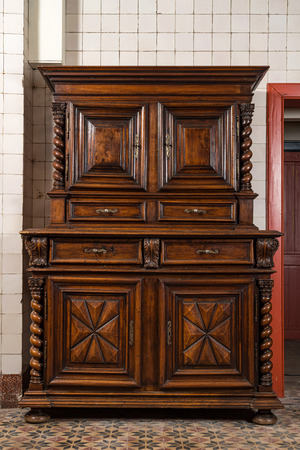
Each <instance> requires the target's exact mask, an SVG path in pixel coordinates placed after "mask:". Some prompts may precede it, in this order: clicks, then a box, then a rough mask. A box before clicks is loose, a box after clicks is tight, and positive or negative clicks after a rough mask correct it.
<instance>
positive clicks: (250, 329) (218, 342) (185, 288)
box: [159, 278, 255, 389]
mask: <svg viewBox="0 0 300 450" xmlns="http://www.w3.org/2000/svg"><path fill="white" fill-rule="evenodd" d="M160 297H161V302H160V313H159V317H160V358H159V365H160V387H161V388H162V389H174V388H175V389H181V388H183V389H189V388H204V389H211V388H216V389H223V388H227V387H228V388H229V387H230V388H233V387H235V388H237V389H247V388H253V386H254V383H255V369H254V294H253V282H252V280H251V279H230V278H227V279H224V278H223V279H218V278H214V279H211V281H209V280H208V281H207V280H203V281H201V280H171V279H170V280H162V279H161V280H160Z"/></svg>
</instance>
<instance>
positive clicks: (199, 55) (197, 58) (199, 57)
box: [194, 52, 212, 66]
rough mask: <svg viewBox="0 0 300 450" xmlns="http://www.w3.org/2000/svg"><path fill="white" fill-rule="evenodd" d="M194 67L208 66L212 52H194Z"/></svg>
mask: <svg viewBox="0 0 300 450" xmlns="http://www.w3.org/2000/svg"><path fill="white" fill-rule="evenodd" d="M194 64H195V66H210V65H211V64H212V52H194Z"/></svg>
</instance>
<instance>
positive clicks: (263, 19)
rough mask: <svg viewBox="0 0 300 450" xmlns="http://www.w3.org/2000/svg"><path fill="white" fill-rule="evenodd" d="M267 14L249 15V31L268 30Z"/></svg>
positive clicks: (264, 31)
mask: <svg viewBox="0 0 300 450" xmlns="http://www.w3.org/2000/svg"><path fill="white" fill-rule="evenodd" d="M268 26H269V23H268V16H267V15H263V14H252V15H251V16H250V31H251V32H252V33H267V32H268Z"/></svg>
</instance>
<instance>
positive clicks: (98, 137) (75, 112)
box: [69, 103, 147, 191]
mask: <svg viewBox="0 0 300 450" xmlns="http://www.w3.org/2000/svg"><path fill="white" fill-rule="evenodd" d="M146 116H147V105H143V104H116V103H114V104H113V103H112V104H109V105H108V104H93V103H89V104H88V105H84V104H79V105H73V108H72V122H73V124H74V126H73V130H74V134H73V136H72V138H71V139H72V140H71V142H72V144H71V148H73V149H74V151H70V162H69V167H70V168H72V169H70V187H71V188H73V189H77V188H80V189H82V188H92V189H101V190H111V189H128V190H129V191H132V190H145V189H146V176H145V174H146V153H147V151H146V128H145V123H146Z"/></svg>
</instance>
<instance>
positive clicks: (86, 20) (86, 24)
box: [82, 14, 100, 33]
mask: <svg viewBox="0 0 300 450" xmlns="http://www.w3.org/2000/svg"><path fill="white" fill-rule="evenodd" d="M82 31H83V32H84V33H100V14H95V15H92V14H84V15H83V16H82Z"/></svg>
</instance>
